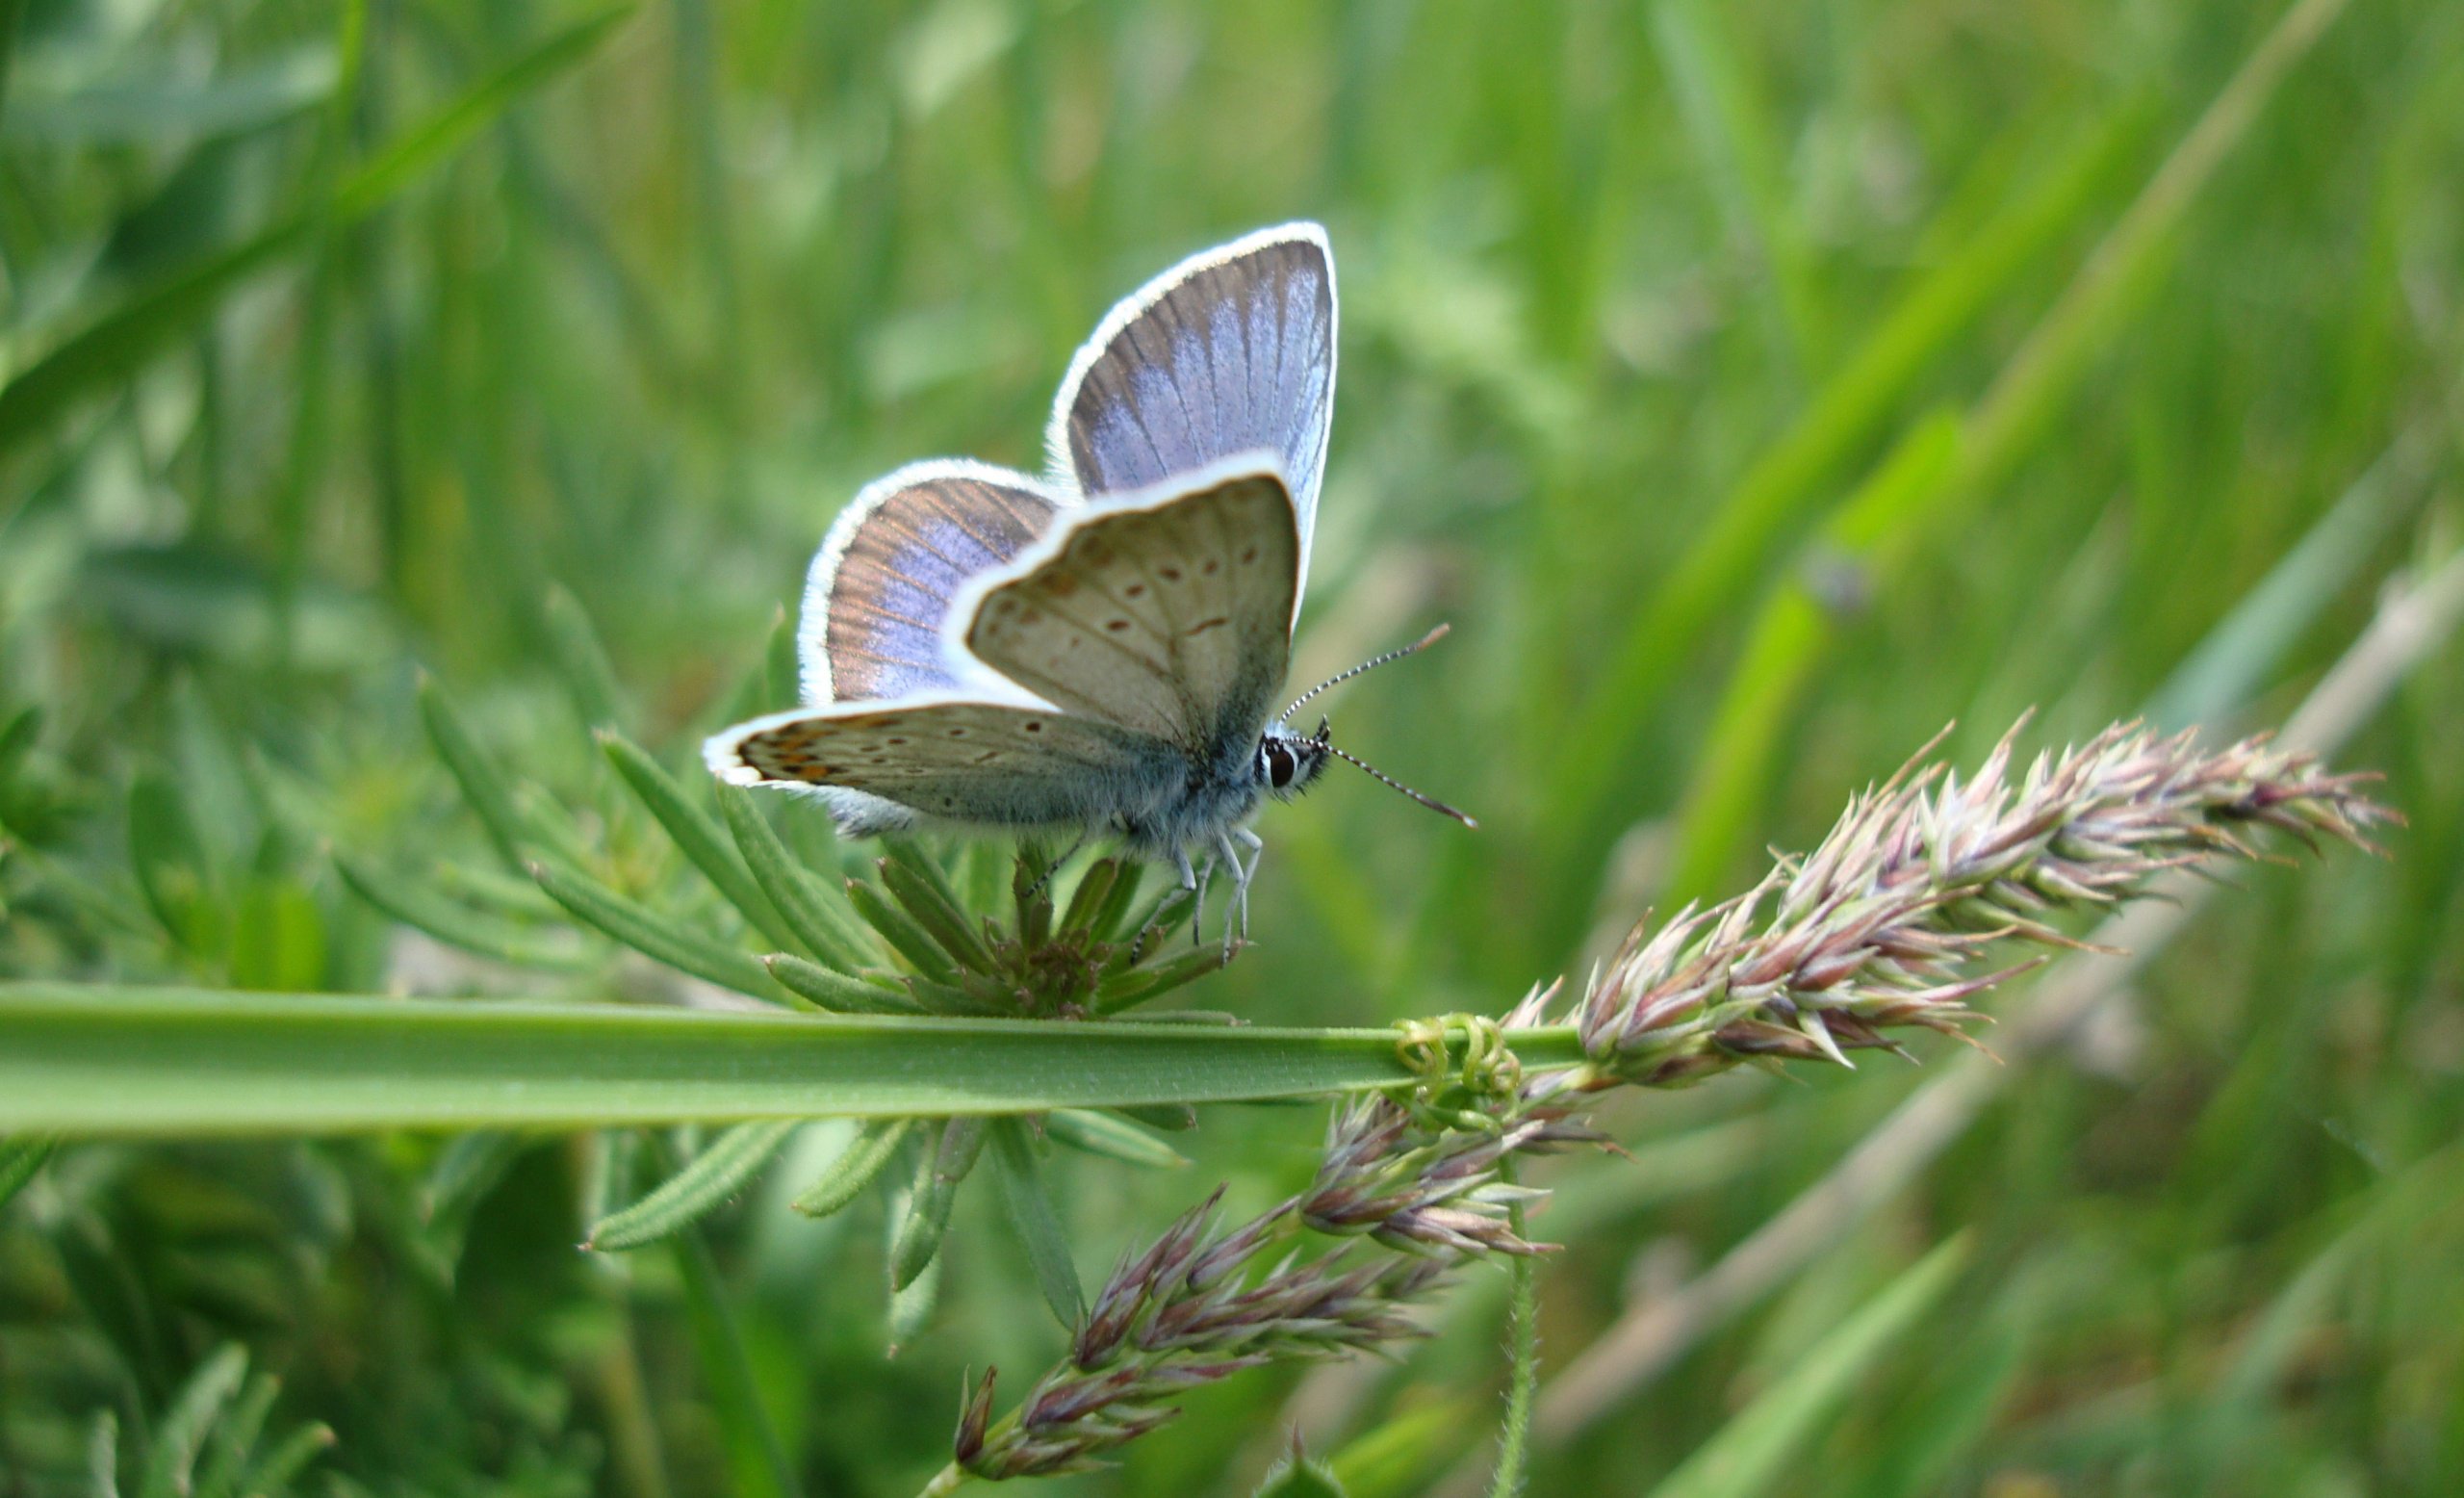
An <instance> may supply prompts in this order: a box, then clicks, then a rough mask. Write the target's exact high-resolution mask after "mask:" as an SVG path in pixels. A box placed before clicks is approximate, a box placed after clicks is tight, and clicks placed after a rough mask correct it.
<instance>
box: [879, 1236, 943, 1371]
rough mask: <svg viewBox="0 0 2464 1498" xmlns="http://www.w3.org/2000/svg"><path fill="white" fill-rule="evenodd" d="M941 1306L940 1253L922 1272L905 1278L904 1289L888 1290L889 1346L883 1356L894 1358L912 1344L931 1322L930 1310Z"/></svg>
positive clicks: (931, 1311) (931, 1313)
mask: <svg viewBox="0 0 2464 1498" xmlns="http://www.w3.org/2000/svg"><path fill="white" fill-rule="evenodd" d="M940 1307H941V1256H940V1255H939V1254H937V1253H936V1254H934V1255H933V1258H932V1260H931V1262H929V1263H927V1264H926V1265H925V1266H924V1272H923V1273H922V1274H920V1275H917V1276H916V1277H915V1278H913V1279H912V1280H911V1281H909V1283H908V1284H907V1286H906V1288H904V1289H900V1290H892V1291H891V1292H890V1296H889V1345H888V1346H887V1347H886V1348H884V1349H883V1350H882V1351H883V1356H888V1357H896V1356H898V1355H899V1354H900V1353H902V1352H905V1351H906V1350H907V1349H908V1348H910V1347H912V1346H914V1345H915V1339H916V1338H917V1337H920V1336H922V1335H923V1334H924V1332H925V1330H927V1329H928V1328H930V1327H931V1326H932V1325H933V1313H934V1312H936V1311H937V1310H939V1309H940Z"/></svg>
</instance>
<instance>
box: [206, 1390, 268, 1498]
mask: <svg viewBox="0 0 2464 1498" xmlns="http://www.w3.org/2000/svg"><path fill="white" fill-rule="evenodd" d="M281 1392H282V1381H281V1380H279V1379H277V1378H275V1377H274V1376H273V1375H272V1374H269V1373H261V1374H258V1375H257V1376H256V1377H255V1378H253V1379H250V1380H249V1381H248V1386H247V1387H246V1388H245V1389H244V1390H242V1391H241V1394H240V1398H239V1400H238V1401H237V1402H236V1403H234V1404H233V1405H232V1407H231V1412H230V1413H229V1414H228V1415H226V1416H224V1417H223V1418H222V1419H220V1420H218V1421H217V1422H215V1426H214V1430H213V1433H211V1434H210V1435H209V1436H208V1438H207V1442H206V1445H207V1451H206V1454H205V1464H204V1465H203V1467H201V1468H200V1469H199V1470H198V1472H197V1475H196V1482H195V1484H194V1485H193V1486H192V1488H191V1489H190V1491H191V1493H192V1498H233V1493H232V1490H233V1489H234V1488H236V1487H238V1486H239V1480H240V1477H241V1475H242V1474H241V1466H242V1463H244V1462H245V1461H246V1460H247V1459H248V1457H249V1456H250V1454H251V1453H253V1452H254V1451H255V1450H256V1445H257V1438H258V1437H259V1436H260V1435H263V1434H264V1433H265V1428H266V1416H267V1415H269V1414H270V1413H271V1412H272V1411H273V1402H274V1398H275V1396H276V1395H278V1394H280V1393H281Z"/></svg>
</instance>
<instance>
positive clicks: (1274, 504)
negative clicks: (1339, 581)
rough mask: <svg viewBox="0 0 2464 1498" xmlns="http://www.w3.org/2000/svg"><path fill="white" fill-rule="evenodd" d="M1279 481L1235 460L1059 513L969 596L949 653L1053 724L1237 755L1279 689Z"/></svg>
mask: <svg viewBox="0 0 2464 1498" xmlns="http://www.w3.org/2000/svg"><path fill="white" fill-rule="evenodd" d="M1278 469H1279V465H1278V464H1277V463H1276V461H1275V460H1274V458H1273V456H1272V455H1271V454H1270V453H1264V452H1257V453H1248V454H1245V455H1242V456H1239V457H1236V458H1233V459H1231V460H1228V461H1226V462H1220V463H1217V464H1213V465H1211V466H1210V467H1208V468H1205V469H1202V470H1200V471H1199V472H1197V473H1195V474H1191V475H1186V476H1184V477H1182V478H1179V479H1176V480H1173V481H1171V482H1169V483H1166V484H1160V485H1157V486H1156V487H1154V488H1152V489H1148V490H1144V491H1142V492H1140V493H1137V494H1132V495H1124V496H1117V497H1114V498H1110V499H1107V500H1104V501H1102V502H1099V503H1098V504H1092V505H1091V506H1089V507H1088V508H1086V509H1084V510H1074V511H1071V512H1069V513H1067V514H1066V515H1065V516H1063V517H1062V518H1061V520H1060V521H1059V522H1058V523H1057V525H1056V527H1055V529H1054V531H1053V533H1052V534H1051V535H1050V536H1048V537H1047V538H1045V540H1043V541H1042V542H1040V543H1039V544H1038V546H1037V547H1036V548H1035V549H1034V550H1033V551H1032V552H1029V553H1027V554H1025V555H1022V556H1021V557H1019V558H1018V560H1017V561H1016V562H1014V563H1013V564H1012V566H1011V567H1010V568H1008V569H1006V570H1005V571H1004V573H1003V574H1001V575H1000V576H998V577H996V578H993V579H989V580H987V581H986V582H985V583H984V584H982V585H981V598H980V600H978V601H977V602H975V604H974V607H973V611H972V613H971V614H968V615H964V616H963V617H966V618H967V619H968V620H969V621H970V622H969V623H968V626H967V633H966V634H965V637H964V640H963V645H964V648H965V649H966V651H967V652H969V653H970V654H971V655H973V656H974V657H975V659H979V660H982V661H983V662H984V663H985V664H986V665H988V666H990V667H991V668H992V669H993V670H995V671H997V672H999V673H1000V674H1001V675H1003V676H1005V677H1007V678H1009V679H1010V680H1011V681H1013V682H1015V683H1016V684H1019V685H1021V686H1023V687H1025V688H1027V689H1028V690H1029V691H1032V692H1034V693H1035V694H1036V695H1037V696H1039V697H1040V698H1042V699H1043V700H1044V701H1047V702H1050V703H1052V704H1054V705H1055V706H1057V707H1059V708H1062V709H1064V710H1066V711H1069V712H1072V713H1078V714H1082V715H1085V716H1087V717H1091V718H1096V719H1100V720H1102V721H1103V722H1106V723H1110V724H1114V725H1117V726H1118V727H1120V728H1124V729H1128V730H1131V731H1133V732H1135V733H1138V734H1141V735H1143V736H1150V737H1154V738H1159V739H1163V740H1165V741H1167V742H1169V743H1171V744H1174V745H1177V746H1179V747H1180V748H1181V749H1182V751H1183V752H1184V753H1185V754H1188V755H1192V756H1196V757H1198V758H1199V759H1200V760H1201V761H1203V762H1212V761H1213V760H1214V759H1215V758H1217V757H1218V756H1219V755H1221V754H1223V753H1225V752H1226V751H1227V750H1228V751H1230V752H1236V753H1240V754H1244V755H1245V754H1246V753H1248V752H1249V751H1250V750H1252V749H1254V747H1255V740H1256V736H1257V733H1258V731H1259V729H1260V728H1261V727H1262V726H1263V725H1264V724H1265V722H1266V720H1267V718H1268V716H1269V715H1270V713H1271V711H1272V709H1273V699H1274V695H1275V693H1276V692H1277V691H1279V690H1280V689H1281V688H1282V685H1283V678H1284V670H1285V666H1286V665H1287V663H1288V661H1289V658H1290V654H1291V633H1290V632H1291V625H1292V607H1293V597H1294V594H1295V592H1296V589H1297V587H1298V585H1299V553H1300V538H1299V530H1298V523H1297V520H1296V516H1295V514H1294V510H1293V504H1292V496H1291V492H1290V490H1289V489H1288V488H1287V487H1286V486H1285V484H1284V481H1283V478H1282V475H1281V474H1280V472H1279V471H1278ZM966 604H967V600H966V599H965V598H962V600H961V601H960V604H959V606H958V607H960V608H961V609H963V608H965V607H966ZM959 617H962V616H961V615H959V614H957V613H955V612H954V615H953V620H954V622H956V620H957V619H958V618H959Z"/></svg>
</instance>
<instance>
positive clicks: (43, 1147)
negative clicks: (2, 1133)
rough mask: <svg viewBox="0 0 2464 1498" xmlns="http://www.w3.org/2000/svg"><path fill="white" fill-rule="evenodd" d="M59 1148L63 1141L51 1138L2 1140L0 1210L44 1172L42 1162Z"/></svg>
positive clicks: (0, 1149) (46, 1136) (0, 1153)
mask: <svg viewBox="0 0 2464 1498" xmlns="http://www.w3.org/2000/svg"><path fill="white" fill-rule="evenodd" d="M59 1145H60V1141H58V1140H56V1139H54V1138H52V1137H51V1136H50V1135H48V1134H37V1135H35V1136H34V1137H33V1138H30V1139H0V1207H5V1206H7V1205H8V1204H9V1203H10V1202H11V1201H14V1200H15V1199H16V1195H17V1193H18V1192H20V1191H23V1190H25V1189H26V1183H27V1182H28V1181H31V1180H33V1179H34V1178H35V1173H36V1172H37V1171H39V1170H41V1169H42V1162H44V1161H45V1160H48V1159H50V1158H51V1152H52V1150H54V1149H58V1148H59Z"/></svg>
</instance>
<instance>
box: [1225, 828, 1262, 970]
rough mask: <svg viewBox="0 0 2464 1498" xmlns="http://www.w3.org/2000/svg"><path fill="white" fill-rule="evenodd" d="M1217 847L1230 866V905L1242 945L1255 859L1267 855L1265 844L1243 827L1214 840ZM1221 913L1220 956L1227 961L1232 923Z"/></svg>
mask: <svg viewBox="0 0 2464 1498" xmlns="http://www.w3.org/2000/svg"><path fill="white" fill-rule="evenodd" d="M1236 843H1237V844H1238V846H1237V847H1236V846H1235V844H1236ZM1216 845H1217V846H1218V847H1219V848H1221V849H1222V850H1223V857H1224V860H1225V862H1227V863H1229V864H1230V865H1232V904H1233V907H1234V909H1236V910H1238V911H1239V913H1240V917H1241V940H1242V941H1244V942H1245V941H1247V940H1248V939H1249V881H1250V880H1252V879H1254V878H1256V877H1257V873H1258V860H1259V859H1261V858H1264V857H1265V856H1266V851H1267V845H1266V842H1265V841H1264V840H1263V839H1260V838H1259V837H1258V835H1257V834H1256V833H1254V832H1251V831H1250V830H1249V829H1248V828H1246V827H1242V828H1238V829H1235V830H1234V831H1232V832H1229V833H1225V834H1223V835H1222V836H1220V837H1219V838H1218V839H1216ZM1242 848H1246V849H1248V850H1249V857H1248V860H1247V862H1245V863H1244V862H1243V861H1242V858H1241V849H1242ZM1224 914H1225V917H1226V918H1225V920H1224V926H1223V956H1224V960H1225V961H1227V962H1228V961H1230V960H1231V956H1232V923H1231V920H1230V918H1229V917H1230V916H1231V914H1232V913H1231V912H1230V911H1227V912H1225V913H1224Z"/></svg>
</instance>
